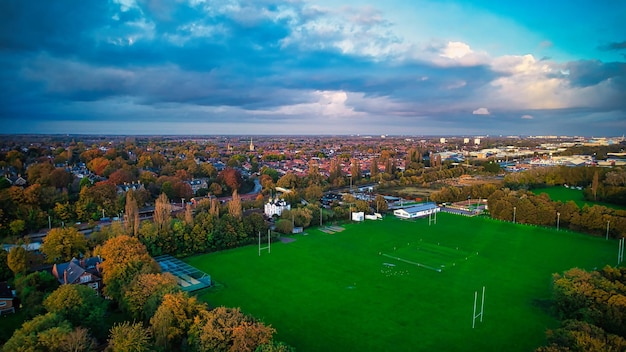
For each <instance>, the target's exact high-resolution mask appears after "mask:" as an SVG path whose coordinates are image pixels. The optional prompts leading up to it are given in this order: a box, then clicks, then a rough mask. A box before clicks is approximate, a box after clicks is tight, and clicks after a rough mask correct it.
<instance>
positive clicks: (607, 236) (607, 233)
mask: <svg viewBox="0 0 626 352" xmlns="http://www.w3.org/2000/svg"><path fill="white" fill-rule="evenodd" d="M610 223H611V220H607V221H606V239H607V241H608V239H609V224H610Z"/></svg>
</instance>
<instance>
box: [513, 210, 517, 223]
mask: <svg viewBox="0 0 626 352" xmlns="http://www.w3.org/2000/svg"><path fill="white" fill-rule="evenodd" d="M516 210H517V207H513V223H514V224H515V212H516Z"/></svg>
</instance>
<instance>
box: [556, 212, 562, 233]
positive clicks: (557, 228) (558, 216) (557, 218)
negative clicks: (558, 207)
mask: <svg viewBox="0 0 626 352" xmlns="http://www.w3.org/2000/svg"><path fill="white" fill-rule="evenodd" d="M560 221H561V213H559V212H558V211H557V212H556V230H557V231H559V222H560Z"/></svg>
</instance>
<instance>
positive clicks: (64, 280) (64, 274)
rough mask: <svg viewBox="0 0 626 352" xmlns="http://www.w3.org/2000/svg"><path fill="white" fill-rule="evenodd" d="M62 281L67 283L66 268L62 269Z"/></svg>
mask: <svg viewBox="0 0 626 352" xmlns="http://www.w3.org/2000/svg"><path fill="white" fill-rule="evenodd" d="M63 283H65V284H67V270H64V271H63Z"/></svg>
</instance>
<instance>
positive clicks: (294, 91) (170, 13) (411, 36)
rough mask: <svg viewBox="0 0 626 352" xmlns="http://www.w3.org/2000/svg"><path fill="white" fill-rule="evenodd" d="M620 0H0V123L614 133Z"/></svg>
mask: <svg viewBox="0 0 626 352" xmlns="http://www.w3.org/2000/svg"><path fill="white" fill-rule="evenodd" d="M625 23H626V1H623V0H599V1H598V0H594V1H584V0H550V1H545V0H542V1H537V0H526V1H516V2H512V1H498V0H484V1H459V0H438V1H431V0H385V1H368V0H360V1H352V0H310V1H308V0H302V1H299V0H276V1H268V0H215V1H213V0H108V1H106V0H102V1H69V0H55V1H39V0H3V1H2V2H0V134H18V133H19V134H23V133H33V134H120V135H165V134H167V135H172V134H178V135H221V134H236V135H263V134H265V135H278V134H282V135H302V134H306V135H346V134H347V135H356V134H360V135H382V134H387V135H418V136H419V135H577V136H595V137H598V136H621V135H623V134H625V133H626V29H625V28H626V27H625Z"/></svg>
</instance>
